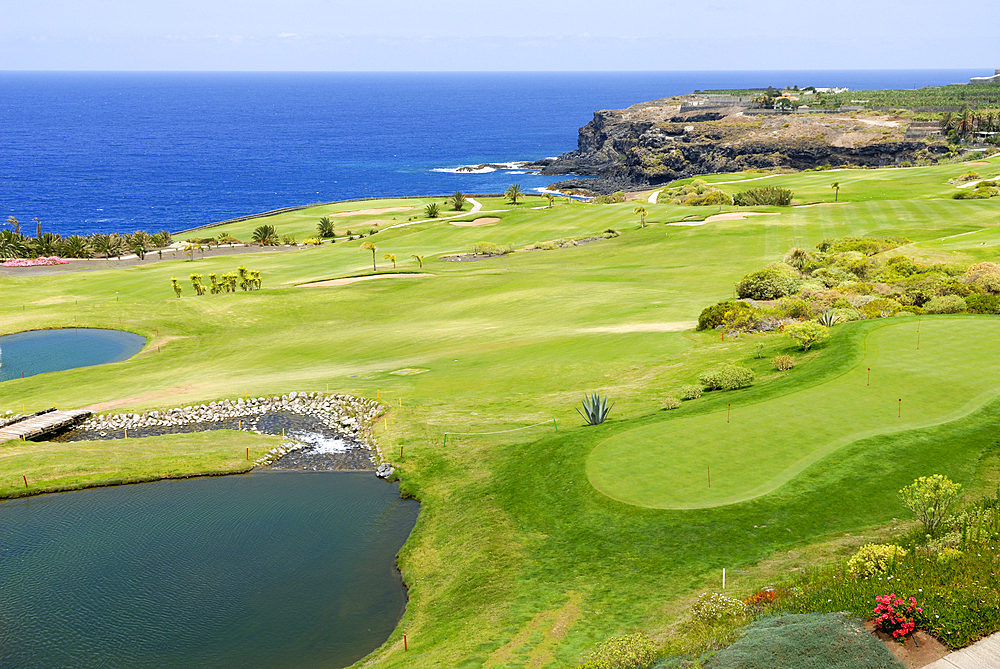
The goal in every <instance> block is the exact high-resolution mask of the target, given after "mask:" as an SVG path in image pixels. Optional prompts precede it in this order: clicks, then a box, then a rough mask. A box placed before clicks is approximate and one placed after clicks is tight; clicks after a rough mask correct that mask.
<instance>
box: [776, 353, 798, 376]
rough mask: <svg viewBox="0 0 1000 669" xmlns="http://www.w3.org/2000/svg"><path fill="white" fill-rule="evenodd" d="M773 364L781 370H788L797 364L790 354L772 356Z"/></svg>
mask: <svg viewBox="0 0 1000 669" xmlns="http://www.w3.org/2000/svg"><path fill="white" fill-rule="evenodd" d="M771 366H772V367H774V368H775V369H776V370H778V371H779V372H787V371H788V370H790V369H791V368H792V367H794V366H795V358H794V357H792V356H790V355H776V356H774V357H773V358H771Z"/></svg>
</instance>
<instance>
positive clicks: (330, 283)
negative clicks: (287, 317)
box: [299, 274, 435, 288]
mask: <svg viewBox="0 0 1000 669" xmlns="http://www.w3.org/2000/svg"><path fill="white" fill-rule="evenodd" d="M423 276H435V275H434V274H372V275H371V276H351V277H347V278H346V279H330V280H329V281H317V282H315V283H303V284H299V287H300V288H322V287H324V286H346V285H347V284H350V283H357V282H358V281H370V280H372V279H414V278H417V277H423Z"/></svg>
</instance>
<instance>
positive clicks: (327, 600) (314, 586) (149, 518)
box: [0, 470, 419, 668]
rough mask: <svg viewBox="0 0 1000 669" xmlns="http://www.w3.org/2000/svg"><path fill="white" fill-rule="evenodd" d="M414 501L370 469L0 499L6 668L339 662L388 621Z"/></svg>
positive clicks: (372, 639) (384, 631) (398, 607)
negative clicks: (397, 565) (397, 563)
mask: <svg viewBox="0 0 1000 669" xmlns="http://www.w3.org/2000/svg"><path fill="white" fill-rule="evenodd" d="M418 512H419V505H418V503H417V502H415V501H413V500H404V499H400V497H399V488H398V486H397V485H396V484H389V483H385V482H383V481H379V480H378V479H376V478H375V476H373V475H372V473H371V472H280V471H273V470H265V471H258V472H253V473H251V474H247V475H241V476H228V477H214V478H200V479H191V480H186V481H160V482H157V483H146V484H141V485H129V486H119V487H113V488H99V489H91V490H82V491H78V492H69V493H59V494H54V495H42V496H39V497H30V498H25V499H19V500H11V501H6V502H2V503H0V666H2V667H18V668H21V667H24V668H29V667H46V668H52V667H97V666H100V667H158V668H174V667H178V668H179V667H199V668H210V667H239V666H244V667H249V666H252V667H303V668H305V667H326V668H337V667H344V666H347V665H349V664H351V663H353V662H355V661H357V660H358V659H359V658H361V657H363V656H364V655H366V654H367V653H369V652H371V651H372V650H374V649H375V648H376V647H378V646H379V645H380V644H381V643H382V642H383V641H385V639H386V638H387V637H388V636H389V634H390V633H391V632H392V630H393V629H394V628H395V626H396V624H397V623H398V621H399V619H400V617H401V616H402V614H403V610H404V608H405V605H406V592H405V589H404V588H403V585H402V581H401V578H400V575H399V572H398V571H397V570H396V568H395V556H396V553H397V552H398V551H399V549H400V548H401V546H402V545H403V543H404V542H405V541H406V537H407V536H408V535H409V533H410V530H412V529H413V525H414V523H415V522H416V518H417V514H418Z"/></svg>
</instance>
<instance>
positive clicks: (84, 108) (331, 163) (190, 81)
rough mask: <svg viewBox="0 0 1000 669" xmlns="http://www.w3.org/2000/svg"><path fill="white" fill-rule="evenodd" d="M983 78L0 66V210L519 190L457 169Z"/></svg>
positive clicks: (149, 219)
mask: <svg viewBox="0 0 1000 669" xmlns="http://www.w3.org/2000/svg"><path fill="white" fill-rule="evenodd" d="M982 74H983V71H980V70H928V71H919V70H895V71H876V70H868V71H830V72H821V71H813V72H795V71H782V72H752V71H735V72H626V73H614V72H600V73H478V74H469V73H347V74H345V73H126V72H114V73H97V72H91V73H88V72H83V73H78V72H74V73H70V72H0V220H3V219H6V218H7V217H8V216H15V217H16V218H17V219H18V220H20V221H21V223H22V226H23V229H24V230H25V231H26V232H28V233H31V234H33V233H34V231H35V224H34V222H33V219H35V218H36V217H37V218H38V219H39V220H40V221H41V223H42V228H43V230H44V231H49V232H57V233H59V234H62V235H69V234H74V233H91V232H112V231H115V232H130V231H133V230H137V229H144V230H148V231H156V230H161V229H167V230H170V231H172V232H176V231H179V230H183V229H187V228H191V227H194V226H197V225H202V224H205V223H210V222H215V221H220V220H225V219H227V218H232V217H235V216H242V215H246V214H250V213H256V212H262V211H267V210H271V209H275V208H279V207H286V206H293V205H300V204H309V203H315V202H329V201H333V200H341V199H347V198H358V197H373V196H392V195H413V194H445V193H451V192H454V191H455V190H461V191H464V192H468V193H488V192H498V191H502V190H504V189H505V188H506V187H507V186H508V185H509V184H511V183H518V184H520V185H521V187H522V188H523V189H524V190H530V189H535V188H541V187H543V186H545V185H547V184H549V183H551V182H553V181H557V180H558V179H556V178H552V177H544V176H541V175H533V174H525V173H523V171H522V170H518V169H496V170H492V171H484V172H482V173H476V174H471V173H459V172H456V171H455V170H456V169H457V168H459V167H461V166H465V165H478V164H481V163H507V162H511V161H523V160H534V159H538V158H545V157H551V156H556V155H559V154H561V153H563V152H565V151H570V150H573V149H575V148H576V139H577V130H578V128H579V127H580V126H582V125H584V124H586V123H587V122H588V121H589V120H590V119H591V118H592V117H593V112H594V111H595V110H598V109H614V108H621V107H626V106H628V105H631V104H634V103H637V102H642V101H645V100H653V99H657V98H661V97H665V96H669V95H675V94H680V93H688V92H691V91H693V90H695V89H702V90H708V89H719V88H738V87H760V86H769V85H773V86H790V85H793V84H796V85H798V86H800V87H804V86H808V85H814V86H846V87H848V88H850V89H852V90H858V89H872V88H918V87H921V86H927V85H939V84H947V83H957V82H965V81H968V80H969V78H970V77H971V76H979V75H982Z"/></svg>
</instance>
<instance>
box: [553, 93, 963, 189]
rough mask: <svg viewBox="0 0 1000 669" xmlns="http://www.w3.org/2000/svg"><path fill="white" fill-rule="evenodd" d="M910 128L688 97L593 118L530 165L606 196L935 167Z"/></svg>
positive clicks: (928, 141) (930, 150) (930, 151)
mask: <svg viewBox="0 0 1000 669" xmlns="http://www.w3.org/2000/svg"><path fill="white" fill-rule="evenodd" d="M909 123H910V122H909V119H907V118H903V117H900V116H894V115H891V114H872V113H866V114H864V115H859V114H857V113H856V112H850V111H846V112H829V113H825V112H819V113H818V112H815V111H814V110H809V111H804V112H803V111H800V112H791V113H781V112H776V111H774V110H756V109H751V108H750V107H749V105H748V104H746V103H743V102H742V101H741V102H740V103H739V104H733V105H731V106H726V105H725V104H724V103H720V102H717V101H710V104H704V105H698V104H692V103H691V101H690V100H687V98H686V97H685V98H669V99H664V100H657V101H654V102H645V103H642V104H639V105H635V106H633V107H629V108H628V109H621V110H605V111H598V112H595V113H594V119H593V120H592V121H591V122H590V123H588V124H587V125H585V126H584V127H582V128H580V133H579V138H578V140H577V145H578V148H577V150H576V151H571V152H569V153H565V154H563V155H562V156H560V157H559V158H556V159H555V160H551V161H540V162H539V163H536V164H535V165H536V167H537V168H538V169H540V170H541V172H542V173H543V174H550V175H560V174H571V173H572V174H576V175H579V176H581V177H592V178H578V179H573V180H569V181H563V182H559V183H557V184H555V187H556V188H559V189H561V190H579V191H583V192H589V193H594V194H607V193H612V192H615V191H618V190H638V189H642V188H651V187H655V186H657V185H659V184H664V183H668V182H670V181H673V180H675V179H679V178H684V177H690V176H695V175H698V174H713V173H719V172H737V171H741V170H746V169H767V168H792V169H807V168H813V167H819V166H825V165H830V166H838V165H859V166H873V167H874V166H878V167H882V166H890V165H897V164H899V163H902V162H904V161H911V162H916V161H917V160H930V161H933V160H935V157H936V156H938V155H940V154H943V153H945V151H946V150H947V149H946V146H945V144H944V142H943V141H942V140H941V139H940V138H937V137H927V138H921V139H907V138H906V130H907V127H908V126H909ZM593 177H596V178H593Z"/></svg>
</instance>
